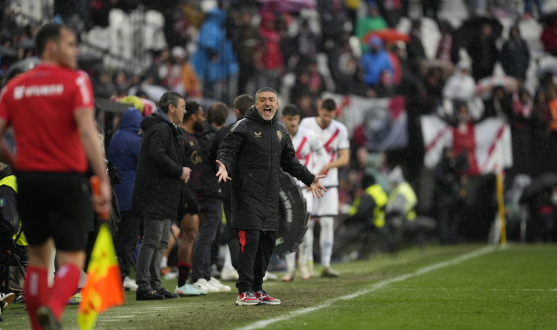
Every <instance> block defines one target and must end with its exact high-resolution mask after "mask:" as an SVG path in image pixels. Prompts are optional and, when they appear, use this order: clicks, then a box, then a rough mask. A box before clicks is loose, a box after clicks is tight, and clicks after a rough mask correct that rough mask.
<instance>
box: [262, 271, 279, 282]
mask: <svg viewBox="0 0 557 330" xmlns="http://www.w3.org/2000/svg"><path fill="white" fill-rule="evenodd" d="M277 278H278V277H277V275H275V274H271V273H269V272H265V276H263V282H265V281H276V280H277Z"/></svg>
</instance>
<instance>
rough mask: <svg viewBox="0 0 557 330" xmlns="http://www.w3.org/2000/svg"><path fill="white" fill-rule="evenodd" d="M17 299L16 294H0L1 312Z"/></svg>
mask: <svg viewBox="0 0 557 330" xmlns="http://www.w3.org/2000/svg"><path fill="white" fill-rule="evenodd" d="M14 299H15V293H13V292H10V293H0V310H1V311H2V312H3V311H4V309H6V307H8V305H9V304H11V303H12V302H13V301H14Z"/></svg>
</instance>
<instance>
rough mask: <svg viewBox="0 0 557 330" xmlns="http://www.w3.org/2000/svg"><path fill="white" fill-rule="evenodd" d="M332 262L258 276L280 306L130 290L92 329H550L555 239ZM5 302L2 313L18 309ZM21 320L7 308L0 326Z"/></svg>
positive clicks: (555, 310)
mask: <svg viewBox="0 0 557 330" xmlns="http://www.w3.org/2000/svg"><path fill="white" fill-rule="evenodd" d="M335 269H336V270H338V271H340V273H341V277H339V278H338V279H322V278H319V277H316V278H312V279H310V280H309V281H306V282H302V281H301V280H300V279H299V278H297V279H296V280H295V281H294V282H292V283H281V282H271V283H266V284H265V286H264V287H265V289H266V290H267V291H268V292H269V293H270V294H271V295H273V296H275V297H277V298H280V299H282V300H283V305H281V306H254V307H246V306H241V307H239V306H234V301H235V299H236V293H235V291H234V287H233V292H231V293H214V294H209V295H208V296H204V297H192V298H180V299H174V300H166V301H159V302H136V301H135V295H134V293H131V292H128V293H127V302H126V304H125V306H121V307H117V308H113V309H111V310H109V311H108V312H107V313H105V314H102V315H101V316H100V317H99V320H98V322H97V329H157V330H162V329H237V328H244V329H254V328H256V326H265V329H490V330H491V329H505V330H508V329H557V245H510V246H508V247H507V248H504V249H501V248H495V249H489V248H488V249H485V247H483V246H478V245H476V246H472V245H461V246H451V247H429V248H427V249H425V250H420V249H411V250H406V251H403V252H401V253H400V254H399V256H398V257H396V258H392V257H389V256H379V257H375V258H372V259H370V260H367V261H358V262H352V263H347V264H338V265H335ZM317 270H318V269H317V267H316V271H317ZM279 275H282V274H279ZM165 284H166V287H167V288H168V289H172V290H173V289H174V285H175V284H176V283H175V281H166V282H165ZM227 284H229V285H230V286H233V283H227ZM339 298H345V299H339ZM18 306H21V305H13V307H18ZM11 307H12V306H10V307H9V308H8V309H7V310H6V311H5V312H4V314H7V313H13V312H18V311H21V309H16V310H13V309H12V308H11ZM76 313H77V307H75V306H70V307H68V308H67V309H66V312H65V314H64V319H63V326H64V329H77V323H76ZM262 322H266V323H267V324H264V323H262ZM28 324H29V323H28V320H27V316H25V315H5V316H4V322H2V323H0V329H10V330H12V329H14V330H16V329H28V328H29V325H28Z"/></svg>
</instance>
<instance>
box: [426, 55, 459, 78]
mask: <svg viewBox="0 0 557 330" xmlns="http://www.w3.org/2000/svg"><path fill="white" fill-rule="evenodd" d="M420 66H421V67H420V70H421V74H422V76H424V77H425V76H426V74H427V72H428V71H429V69H433V68H437V69H441V73H442V76H443V79H444V80H447V78H449V76H451V75H452V74H453V72H454V64H453V63H452V62H449V61H444V60H437V59H433V60H422V61H421V62H420Z"/></svg>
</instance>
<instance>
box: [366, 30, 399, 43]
mask: <svg viewBox="0 0 557 330" xmlns="http://www.w3.org/2000/svg"><path fill="white" fill-rule="evenodd" d="M372 36H377V37H379V38H380V39H381V40H383V42H384V43H386V44H394V43H396V42H397V41H404V42H408V41H410V37H409V36H408V35H407V34H404V33H400V32H398V31H397V30H395V29H381V30H375V31H370V32H368V33H367V34H366V35H365V36H364V37H363V38H362V41H363V42H364V44H365V45H367V44H368V43H369V41H370V39H371V37H372Z"/></svg>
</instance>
